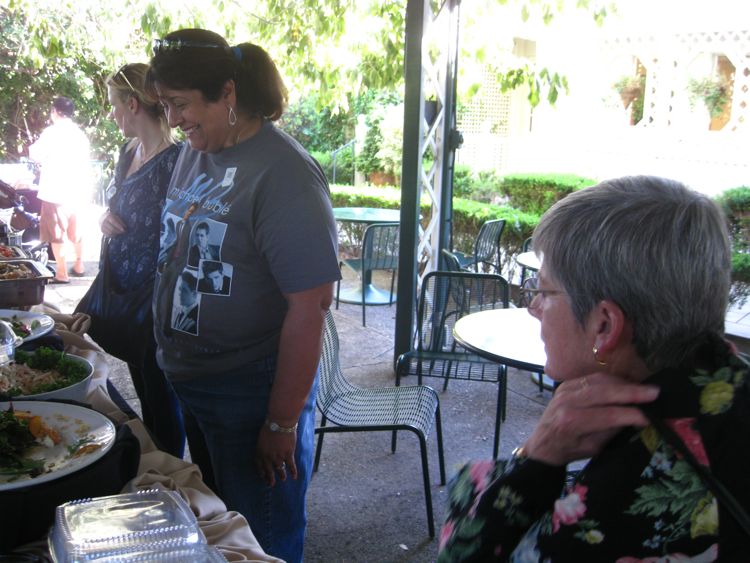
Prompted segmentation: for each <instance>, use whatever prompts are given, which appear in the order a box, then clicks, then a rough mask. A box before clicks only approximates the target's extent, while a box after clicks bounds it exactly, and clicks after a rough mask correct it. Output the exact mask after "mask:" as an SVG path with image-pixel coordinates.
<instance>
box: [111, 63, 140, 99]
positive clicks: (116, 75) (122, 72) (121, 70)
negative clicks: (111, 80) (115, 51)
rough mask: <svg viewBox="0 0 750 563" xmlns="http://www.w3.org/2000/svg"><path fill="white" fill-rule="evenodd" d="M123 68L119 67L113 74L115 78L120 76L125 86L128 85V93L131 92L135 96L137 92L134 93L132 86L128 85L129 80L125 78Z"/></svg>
mask: <svg viewBox="0 0 750 563" xmlns="http://www.w3.org/2000/svg"><path fill="white" fill-rule="evenodd" d="M125 66H127V65H125ZM125 66H122V67H120V70H118V71H117V72H116V73H115V78H116V77H118V76H122V79H123V80H124V81H125V84H127V85H128V88H130V91H131V92H133V94H136V95H137V94H138V92H136V90H135V88H133V85H132V84H131V83H130V80H128V77H127V76H125Z"/></svg>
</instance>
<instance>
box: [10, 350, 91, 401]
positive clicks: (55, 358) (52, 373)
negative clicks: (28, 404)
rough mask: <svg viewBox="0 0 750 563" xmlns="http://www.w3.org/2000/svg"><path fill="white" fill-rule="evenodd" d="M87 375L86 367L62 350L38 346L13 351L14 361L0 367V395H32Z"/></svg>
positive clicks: (79, 379)
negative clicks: (14, 352)
mask: <svg viewBox="0 0 750 563" xmlns="http://www.w3.org/2000/svg"><path fill="white" fill-rule="evenodd" d="M88 374H89V369H88V366H87V365H86V364H85V363H83V362H81V361H79V360H76V359H74V358H70V357H69V356H67V355H65V353H64V352H60V351H59V350H53V349H52V348H47V347H40V348H37V349H36V350H34V351H33V352H25V351H24V350H16V354H15V361H14V362H12V363H10V364H8V365H5V366H0V394H5V395H8V396H10V397H16V396H18V395H36V394H39V393H47V392H48V391H55V390H56V389H62V388H64V387H69V386H70V385H74V384H75V383H78V382H79V381H82V380H83V379H85V378H86V377H87V376H88Z"/></svg>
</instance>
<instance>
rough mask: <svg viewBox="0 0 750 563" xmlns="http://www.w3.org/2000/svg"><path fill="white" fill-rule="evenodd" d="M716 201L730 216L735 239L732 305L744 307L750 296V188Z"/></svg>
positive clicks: (733, 190) (729, 192)
mask: <svg viewBox="0 0 750 563" xmlns="http://www.w3.org/2000/svg"><path fill="white" fill-rule="evenodd" d="M716 202H717V203H718V204H719V205H720V206H721V208H722V209H723V210H724V212H725V213H726V215H727V221H728V226H729V234H730V235H731V237H732V290H731V292H730V294H729V302H730V303H731V304H733V305H737V306H742V305H743V304H744V303H745V302H746V301H747V299H748V297H750V187H747V186H739V187H737V188H730V189H728V190H725V191H723V192H722V193H721V194H719V195H718V196H717V197H716Z"/></svg>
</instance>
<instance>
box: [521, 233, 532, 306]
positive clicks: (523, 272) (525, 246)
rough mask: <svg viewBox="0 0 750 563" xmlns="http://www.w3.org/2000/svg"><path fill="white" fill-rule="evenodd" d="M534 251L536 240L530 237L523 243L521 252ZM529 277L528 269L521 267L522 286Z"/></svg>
mask: <svg viewBox="0 0 750 563" xmlns="http://www.w3.org/2000/svg"><path fill="white" fill-rule="evenodd" d="M532 250H534V240H533V239H532V238H531V237H529V238H527V239H526V240H525V241H523V246H522V247H521V252H531V251H532ZM528 275H529V270H528V268H526V267H524V266H521V286H523V283H524V282H525V281H526V277H527V276H528ZM525 306H526V305H522V307H525Z"/></svg>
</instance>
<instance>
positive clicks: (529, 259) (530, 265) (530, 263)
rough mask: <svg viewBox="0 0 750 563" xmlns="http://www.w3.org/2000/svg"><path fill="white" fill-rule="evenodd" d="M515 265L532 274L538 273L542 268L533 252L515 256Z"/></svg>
mask: <svg viewBox="0 0 750 563" xmlns="http://www.w3.org/2000/svg"><path fill="white" fill-rule="evenodd" d="M516 264H518V265H519V266H521V267H523V268H526V269H527V270H532V271H534V272H538V271H539V268H541V267H542V263H541V261H540V260H539V258H538V257H537V255H536V254H534V253H533V252H522V253H521V254H519V255H518V256H516Z"/></svg>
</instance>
